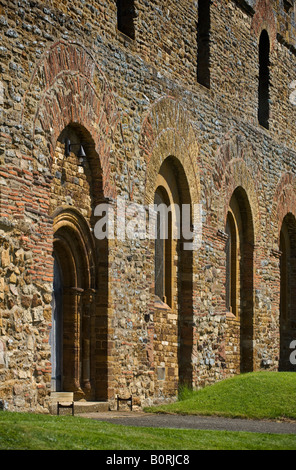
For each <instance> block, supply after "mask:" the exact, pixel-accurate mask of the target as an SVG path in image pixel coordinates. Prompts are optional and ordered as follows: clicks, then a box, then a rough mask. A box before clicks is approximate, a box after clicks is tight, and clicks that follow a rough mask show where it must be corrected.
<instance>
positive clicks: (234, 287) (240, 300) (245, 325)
mask: <svg viewBox="0 0 296 470" xmlns="http://www.w3.org/2000/svg"><path fill="white" fill-rule="evenodd" d="M225 231H226V233H227V235H228V243H227V246H226V286H225V288H226V309H227V311H228V324H229V328H230V333H229V335H230V338H231V341H232V344H233V346H232V347H233V349H235V350H236V351H237V359H236V360H235V361H236V369H237V371H238V372H241V373H243V372H250V371H252V370H253V363H254V357H253V356H254V351H253V349H254V346H253V340H254V230H253V218H252V212H251V207H250V204H249V201H248V197H247V194H246V192H245V191H244V189H243V188H241V187H239V188H237V189H236V190H235V191H234V193H233V195H232V198H231V201H230V205H229V211H228V215H227V221H226V230H225ZM235 341H236V344H234V343H235Z"/></svg>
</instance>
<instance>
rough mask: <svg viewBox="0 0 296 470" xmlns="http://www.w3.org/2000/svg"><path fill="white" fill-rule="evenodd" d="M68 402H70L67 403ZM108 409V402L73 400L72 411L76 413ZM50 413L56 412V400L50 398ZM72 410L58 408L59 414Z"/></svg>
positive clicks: (98, 411) (99, 411) (103, 411)
mask: <svg viewBox="0 0 296 470" xmlns="http://www.w3.org/2000/svg"><path fill="white" fill-rule="evenodd" d="M69 404H70V403H69ZM107 411H109V403H108V402H89V401H76V402H74V412H75V415H76V414H86V413H105V412H107ZM50 412H51V414H53V415H55V414H57V401H55V400H52V401H51V406H50ZM70 413H72V410H70V409H67V408H64V409H60V415H65V414H70Z"/></svg>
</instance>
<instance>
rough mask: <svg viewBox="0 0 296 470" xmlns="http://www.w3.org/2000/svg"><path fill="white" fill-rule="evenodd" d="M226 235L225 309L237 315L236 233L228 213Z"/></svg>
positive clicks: (232, 218)
mask: <svg viewBox="0 0 296 470" xmlns="http://www.w3.org/2000/svg"><path fill="white" fill-rule="evenodd" d="M226 233H227V235H228V241H227V245H226V309H227V311H228V312H231V313H233V315H235V316H236V315H237V274H238V266H237V261H238V233H237V226H236V222H235V218H234V215H233V213H232V212H231V211H229V212H228V216H227V223H226Z"/></svg>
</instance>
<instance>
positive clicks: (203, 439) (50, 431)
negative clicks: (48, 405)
mask: <svg viewBox="0 0 296 470" xmlns="http://www.w3.org/2000/svg"><path fill="white" fill-rule="evenodd" d="M295 448H296V437H295V436H294V435H274V434H257V433H246V432H224V431H219V432H218V431H195V430H179V429H178V430H177V429H151V428H134V427H125V426H118V425H113V424H108V423H101V422H98V421H94V420H91V419H87V418H80V417H72V416H60V417H57V416H44V415H32V414H19V413H9V412H1V413H0V450H112V451H114V450H117V451H120V450H129V451H131V450H134V451H139V450H145V451H148V450H150V451H157V450H165V451H169V450H178V451H182V450H188V451H189V450H295Z"/></svg>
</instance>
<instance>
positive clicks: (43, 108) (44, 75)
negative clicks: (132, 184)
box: [22, 41, 120, 198]
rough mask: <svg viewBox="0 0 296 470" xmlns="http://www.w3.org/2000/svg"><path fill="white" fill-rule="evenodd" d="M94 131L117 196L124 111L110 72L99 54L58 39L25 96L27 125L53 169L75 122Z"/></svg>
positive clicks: (108, 189)
mask: <svg viewBox="0 0 296 470" xmlns="http://www.w3.org/2000/svg"><path fill="white" fill-rule="evenodd" d="M71 123H75V124H80V125H82V126H83V127H85V128H86V129H88V131H89V132H90V134H91V136H92V138H93V140H94V143H95V150H96V152H97V154H98V156H99V158H100V163H101V167H102V171H103V187H104V194H105V196H106V197H113V198H114V197H115V194H116V193H115V183H114V181H113V180H111V176H110V175H111V169H110V151H111V146H112V142H113V140H114V134H115V133H116V132H117V131H118V128H119V124H120V113H119V110H118V107H117V104H116V101H115V98H114V96H113V94H112V90H111V88H110V87H109V84H108V82H107V79H106V77H105V76H104V74H103V73H102V71H101V70H100V68H99V66H98V64H97V63H96V61H95V59H94V57H93V56H92V55H91V53H90V52H89V51H88V50H87V49H86V48H85V47H84V46H82V45H80V44H78V43H76V42H69V43H66V42H65V41H58V42H56V43H54V44H53V45H52V46H51V47H50V48H49V49H48V50H47V51H46V52H45V53H44V54H43V57H42V59H41V60H40V61H39V62H38V64H37V65H36V67H35V70H34V72H33V74H32V76H31V79H30V83H29V87H28V89H27V91H26V94H25V96H24V102H23V111H22V125H23V127H24V130H25V131H26V133H29V134H30V135H31V136H32V139H31V140H32V142H38V147H37V144H35V145H36V147H35V152H38V153H39V154H40V153H42V154H43V161H44V162H45V164H46V166H47V167H49V168H50V166H51V161H52V156H53V155H54V152H55V146H56V142H57V139H58V137H59V135H60V134H61V132H62V131H63V129H64V128H65V127H67V126H68V125H69V124H71Z"/></svg>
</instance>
